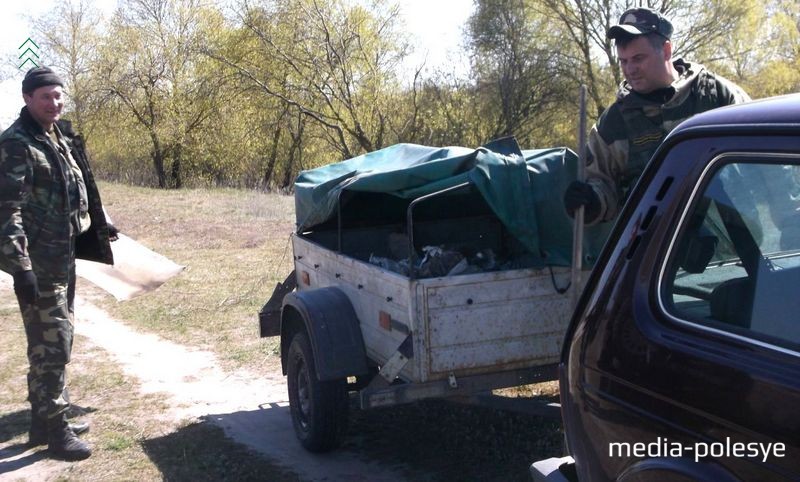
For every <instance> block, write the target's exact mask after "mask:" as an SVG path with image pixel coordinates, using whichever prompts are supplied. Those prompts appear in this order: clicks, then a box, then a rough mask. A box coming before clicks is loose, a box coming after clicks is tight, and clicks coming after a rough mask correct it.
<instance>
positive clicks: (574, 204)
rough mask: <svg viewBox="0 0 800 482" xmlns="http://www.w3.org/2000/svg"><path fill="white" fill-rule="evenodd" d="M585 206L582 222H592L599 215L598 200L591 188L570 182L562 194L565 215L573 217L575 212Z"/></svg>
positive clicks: (577, 182) (583, 184) (579, 182)
mask: <svg viewBox="0 0 800 482" xmlns="http://www.w3.org/2000/svg"><path fill="white" fill-rule="evenodd" d="M581 206H585V207H586V210H585V211H584V222H587V223H589V222H592V221H594V219H595V218H596V217H597V215H598V214H600V198H599V197H597V193H596V192H594V189H592V186H591V185H590V184H588V183H585V182H581V181H572V182H571V183H570V184H569V186H567V190H566V191H565V192H564V207H565V208H567V214H569V216H570V217H575V210H576V209H578V208H579V207H581Z"/></svg>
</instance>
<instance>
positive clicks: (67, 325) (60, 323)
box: [20, 263, 75, 418]
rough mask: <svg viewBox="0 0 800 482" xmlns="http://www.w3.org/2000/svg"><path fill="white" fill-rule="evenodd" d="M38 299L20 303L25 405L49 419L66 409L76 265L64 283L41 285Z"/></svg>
mask: <svg viewBox="0 0 800 482" xmlns="http://www.w3.org/2000/svg"><path fill="white" fill-rule="evenodd" d="M39 293H40V296H39V299H38V300H37V301H36V302H35V303H34V304H32V305H31V304H26V305H24V306H23V304H22V303H20V311H22V321H23V323H24V324H25V334H26V336H27V338H28V363H29V366H30V368H29V371H28V401H30V403H31V411H32V414H31V415H32V416H38V417H41V418H52V417H56V416H58V415H60V414H62V413H64V412H65V411H66V410H67V409H68V408H69V397H68V395H67V392H66V377H65V371H66V365H67V363H69V360H70V354H71V353H72V336H73V320H74V301H75V265H74V263H73V264H72V267H71V269H70V274H69V280H68V282H67V283H52V282H47V281H44V280H43V281H40V284H39Z"/></svg>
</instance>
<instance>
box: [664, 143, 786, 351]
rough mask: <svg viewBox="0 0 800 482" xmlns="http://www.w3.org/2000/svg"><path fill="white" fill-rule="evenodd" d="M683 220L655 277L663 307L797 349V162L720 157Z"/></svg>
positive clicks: (676, 314) (719, 327)
mask: <svg viewBox="0 0 800 482" xmlns="http://www.w3.org/2000/svg"><path fill="white" fill-rule="evenodd" d="M706 180H707V181H705V182H704V183H703V187H702V188H701V190H700V191H699V192H698V193H697V195H696V196H695V199H694V200H693V202H692V203H691V207H690V209H689V211H688V212H687V214H686V216H685V217H684V218H683V221H682V223H683V224H682V226H680V228H679V231H678V232H679V235H678V237H677V238H676V239H675V242H674V243H673V245H672V248H671V250H670V256H669V259H668V261H667V265H666V268H665V270H664V276H663V278H662V286H661V296H662V303H663V305H664V306H665V307H666V309H667V311H668V313H670V314H671V315H673V316H674V317H676V318H678V319H680V320H684V321H687V322H690V323H693V324H699V325H703V326H705V327H709V328H713V329H715V330H720V331H724V332H728V333H732V334H735V335H738V336H740V337H747V338H750V339H754V340H759V341H762V342H765V343H768V344H770V345H775V346H780V347H785V348H788V349H790V350H792V351H795V352H798V351H800V210H799V209H800V166H798V159H796V158H788V157H785V156H774V157H762V158H757V159H744V160H735V161H732V160H724V161H720V162H718V163H717V164H716V167H715V168H714V169H713V170H712V171H710V173H709V175H708V176H706Z"/></svg>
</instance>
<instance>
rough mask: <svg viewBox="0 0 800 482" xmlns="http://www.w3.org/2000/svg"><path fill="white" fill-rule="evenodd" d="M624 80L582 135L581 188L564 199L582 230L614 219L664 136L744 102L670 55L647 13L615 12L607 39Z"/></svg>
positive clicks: (667, 32)
mask: <svg viewBox="0 0 800 482" xmlns="http://www.w3.org/2000/svg"><path fill="white" fill-rule="evenodd" d="M607 36H608V38H609V39H613V40H614V41H615V44H616V49H617V56H618V58H619V63H620V67H621V68H622V72H623V74H624V75H625V81H624V82H623V83H622V85H620V87H619V90H618V92H617V99H616V101H615V102H614V103H613V104H611V106H609V107H608V108H607V109H606V110H605V112H603V114H602V115H601V116H600V119H599V120H598V121H597V124H596V125H595V126H594V127H593V128H592V130H591V132H590V134H589V142H588V151H589V155H588V156H587V159H586V160H582V161H583V162H586V176H587V178H586V182H580V181H575V182H573V183H572V184H570V185H569V187H568V188H567V191H566V193H565V194H564V205H565V207H566V210H567V212H568V213H569V214H570V216H572V215H573V213H574V211H575V210H576V209H577V208H578V207H580V206H585V207H586V217H585V218H584V220H585V222H586V223H587V224H594V223H597V222H605V221H611V220H613V219H615V218H616V216H617V214H618V213H619V210H620V208H621V207H622V204H623V203H624V201H625V199H626V198H627V195H628V192H629V191H630V190H631V188H633V186H634V185H635V184H636V181H637V180H638V179H639V176H640V175H641V174H642V171H644V168H645V166H646V165H647V162H648V161H649V160H650V157H652V155H653V154H654V153H655V151H656V148H657V147H658V146H659V145H660V144H661V141H663V140H664V138H665V137H666V136H667V134H668V133H669V132H670V131H671V130H672V129H674V128H675V127H676V126H677V125H678V124H680V123H681V122H683V121H684V120H686V119H688V118H689V117H692V116H693V115H695V114H699V113H701V112H705V111H707V110H711V109H714V108H717V107H722V106H725V105H730V104H738V103H741V102H747V101H748V100H750V98H749V97H748V96H747V94H746V93H745V92H744V91H743V90H742V89H741V88H740V87H739V86H737V85H736V84H734V83H733V82H731V81H729V80H727V79H725V78H723V77H721V76H720V75H717V74H714V73H712V72H710V71H709V70H708V69H706V68H705V67H703V66H702V65H700V64H697V63H689V62H686V61H684V60H682V59H676V58H673V56H672V41H671V40H670V38H671V36H672V24H671V23H670V22H669V20H667V19H666V18H664V17H663V16H662V15H661V14H660V13H658V12H656V11H654V10H650V9H648V8H633V9H630V10H628V11H626V12H625V13H623V14H622V17H621V18H620V20H619V24H618V25H614V26H612V27H611V28H610V29H609V30H608V33H607Z"/></svg>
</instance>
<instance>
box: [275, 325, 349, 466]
mask: <svg viewBox="0 0 800 482" xmlns="http://www.w3.org/2000/svg"><path fill="white" fill-rule="evenodd" d="M287 361H288V366H287V378H288V380H287V385H288V388H289V409H290V412H291V414H292V425H294V431H295V434H296V435H297V438H298V439H299V440H300V443H301V444H302V445H303V447H305V448H306V450H308V451H310V452H316V453H321V452H329V451H331V450H333V449H335V448H337V447H339V446H340V445H341V443H342V441H343V440H344V436H345V433H346V432H347V418H348V414H347V412H348V408H349V407H348V405H349V401H348V395H347V379H344V378H342V379H338V380H329V381H324V382H323V381H320V380H319V379H318V378H317V370H316V368H315V366H314V354H313V351H312V349H311V343H310V341H309V339H308V335H307V334H306V332H305V331H300V332H298V333H296V334H295V335H294V337H293V338H292V342H291V344H290V345H289V354H288V360H287Z"/></svg>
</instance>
